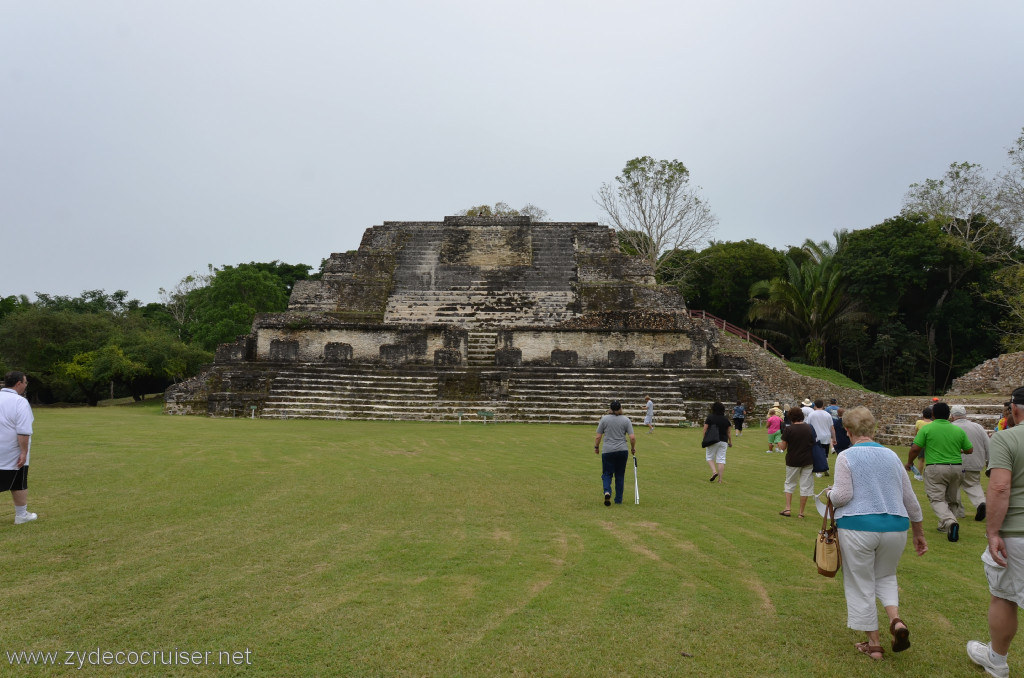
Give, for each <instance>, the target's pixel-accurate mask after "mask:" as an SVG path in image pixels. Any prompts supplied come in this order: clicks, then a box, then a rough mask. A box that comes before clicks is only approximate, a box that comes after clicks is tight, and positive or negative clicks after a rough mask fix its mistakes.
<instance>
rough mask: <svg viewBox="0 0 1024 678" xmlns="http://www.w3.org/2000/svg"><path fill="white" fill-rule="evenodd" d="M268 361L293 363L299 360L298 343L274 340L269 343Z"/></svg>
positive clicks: (292, 340)
mask: <svg viewBox="0 0 1024 678" xmlns="http://www.w3.org/2000/svg"><path fill="white" fill-rule="evenodd" d="M269 358H270V360H272V361H275V362H294V361H296V360H298V359H299V342H298V341H296V340H295V339H274V340H272V341H271V342H270V355H269Z"/></svg>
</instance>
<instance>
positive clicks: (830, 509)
mask: <svg viewBox="0 0 1024 678" xmlns="http://www.w3.org/2000/svg"><path fill="white" fill-rule="evenodd" d="M814 563H815V565H817V566H818V574H821V575H824V576H826V577H834V576H836V572H838V571H839V568H840V567H842V566H843V554H842V553H840V551H839V528H837V527H836V507H835V506H833V505H832V500H831V499H830V500H829V502H828V504H826V505H825V515H824V516H822V518H821V531H820V532H818V534H817V535H815V538H814Z"/></svg>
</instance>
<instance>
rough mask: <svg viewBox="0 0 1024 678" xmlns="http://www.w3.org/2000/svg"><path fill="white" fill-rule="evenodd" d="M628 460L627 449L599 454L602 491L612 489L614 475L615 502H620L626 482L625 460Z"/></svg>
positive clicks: (609, 491)
mask: <svg viewBox="0 0 1024 678" xmlns="http://www.w3.org/2000/svg"><path fill="white" fill-rule="evenodd" d="M627 461H629V450H622V451H621V452H605V453H604V454H602V455H601V480H602V481H603V482H604V491H605V493H607V494H610V493H611V491H612V476H613V475H614V476H615V503H616V504H621V503H622V487H623V485H625V484H626V462H627Z"/></svg>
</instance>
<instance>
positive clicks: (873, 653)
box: [595, 387, 1024, 678]
mask: <svg viewBox="0 0 1024 678" xmlns="http://www.w3.org/2000/svg"><path fill="white" fill-rule="evenodd" d="M611 409H612V412H611V413H610V414H608V415H605V417H603V418H602V420H601V424H600V425H599V428H598V438H597V440H596V441H595V452H597V451H598V445H599V444H600V442H601V439H602V437H603V436H604V435H605V434H607V433H611V432H612V431H614V432H615V433H613V434H612V435H611V436H607V437H605V442H606V445H605V453H606V454H602V457H603V459H602V461H603V462H604V463H603V469H604V473H603V476H602V478H603V483H604V501H605V504H606V505H608V504H610V503H611V501H610V500H611V489H612V488H611V480H612V477H613V476H614V478H615V481H616V482H615V490H616V496H615V501H616V502H621V496H622V484H623V482H622V477H623V475H624V472H625V461H626V459H627V458H628V453H627V451H626V438H627V437H628V439H629V443H630V451H632V452H633V454H636V450H635V444H636V439H635V437H634V436H633V435H632V427H631V425H630V424H629V419H628V417H625V416H623V415H622V413H621V407H620V405H619V403H618V402H614V403H612V408H611ZM646 410H647V417H646V418H645V422H644V423H645V424H647V425H648V426H649V427H651V429H652V430H653V426H651V424H652V422H653V403H651V401H650V398H648V399H647V405H646ZM623 420H624V421H623ZM755 421H757V420H755ZM1017 421H1021V422H1024V387H1021V388H1018V389H1017V390H1015V391H1014V392H1013V394H1012V395H1011V398H1010V401H1009V402H1007V403H1006V405H1005V409H1004V412H1003V415H1002V416H1001V417H1000V419H999V422H998V423H997V424H996V425H995V426H994V427H993V430H992V431H988V430H986V429H985V427H983V426H981V425H980V424H978V423H977V422H975V421H972V420H971V419H970V418H969V417H968V415H967V409H966V407H964V406H963V405H954V406H952V407H950V405H948V404H947V403H944V402H940V401H938V399H937V398H936V399H934V401H933V402H932V403H931V404H930V405H929V406H927V407H925V408H924V409H923V411H922V414H921V418H920V419H919V420H917V422H916V423H915V434H914V439H913V443H912V444H911V446H910V451H909V453H908V455H907V459H906V462H905V463H904V461H903V460H901V459H900V457H899V456H898V455H897V454H896V452H894V451H893V450H891V449H889V448H888V447H886V446H884V445H882V444H880V443H878V442H876V441H875V440H874V435H875V431H876V428H877V422H876V420H875V417H874V416H873V414H872V413H871V411H870V410H868V408H866V407H853V408H850V409H846V408H843V407H840V406H839V404H838V403H837V401H836V399H834V398H833V399H831V400H830V402H829V405H828V406H826V405H825V404H824V400H823V399H817V400H811V399H810V398H807V399H805V400H803V401H802V402H801V403H800V404H799V405H795V406H792V407H791V406H790V405H788V404H785V405H781V404H780V403H779V402H777V401H776V402H774V403H773V404H772V406H771V407H769V408H768V412H767V415H766V416H765V419H764V425H765V431H766V432H767V435H768V449H767V450H766V451H765V453H766V454H771V453H774V452H782V453H784V454H785V469H786V470H785V480H784V482H783V495H784V498H785V508H783V510H782V511H780V512H779V515H780V516H783V517H785V518H791V517H792V516H793V495H794V494H795V493H799V504H798V508H797V517H799V518H805V517H806V509H807V503H808V499H809V498H810V497H812V496H814V495H815V492H814V478H815V477H816V476H817V477H826V476H829V471H830V470H831V472H832V476H831V478H830V479H831V481H832V484H831V485H829V486H828V487H826V488H825V489H824V490H823V491H822V493H820V494H819V496H821V495H824V497H825V500H826V501H827V502H829V503H830V504H831V505H832V506H833V507H834V510H835V518H836V526H837V527H838V538H839V545H840V550H841V553H842V570H841V571H842V573H843V574H842V579H843V591H844V594H845V598H846V605H847V626H848V627H849V628H850V629H853V630H855V631H862V632H864V634H865V640H863V641H861V642H858V643H856V644H855V648H856V649H857V651H859V652H861V653H863V654H864V655H866V656H868V657H870V658H871V659H872V660H881V659H883V658H884V656H885V647H884V646H883V644H882V639H881V636H880V631H879V623H878V611H877V608H876V600H877V601H878V602H879V603H881V605H882V608H883V609H884V611H885V614H886V618H887V623H888V631H889V634H890V636H891V645H890V647H891V649H892V651H893V652H902V651H904V650H906V649H908V648H909V647H910V627H909V626H908V624H907V623H906V622H905V621H904V620H903V619H902V618H900V613H899V587H898V583H897V579H896V573H897V567H898V565H899V562H900V558H901V557H902V555H903V551H904V550H905V547H906V544H907V536H908V531H909V532H910V534H911V536H912V544H913V549H914V552H915V553H917V555H919V556H920V555H924V554H925V553H926V552H927V551H928V542H927V539H926V538H925V533H924V513H923V511H922V508H921V504H920V503H919V502H918V499H917V496H916V495H915V493H914V490H913V486H912V483H911V480H910V478H911V477H913V478H914V479H915V480H919V481H922V482H923V483H924V489H925V496H926V497H927V499H928V503H929V505H930V506H931V509H932V512H933V513H934V515H935V518H936V520H937V529H938V531H939V532H940V533H943V534H945V535H946V539H947V540H948V541H949V542H957V541H959V534H960V523H959V521H960V519H962V518H965V517H966V514H967V512H966V509H965V504H964V502H963V498H966V500H967V502H969V503H970V504H971V505H972V506H973V507H974V511H975V514H974V520H975V521H977V522H982V521H985V522H986V526H985V527H986V530H985V531H986V537H987V539H988V547H987V548H986V550H985V552H984V553H983V555H982V558H981V560H982V562H983V568H984V572H985V576H986V578H987V581H988V585H989V592H990V594H991V599H990V602H989V609H988V624H989V642H987V643H985V642H981V641H975V640H971V641H969V642H968V643H967V655H968V656H969V657H970V659H971V660H972V661H973V662H975V663H976V664H978V665H980V666H981V667H983V668H984V669H985V671H986V672H987V673H988V674H989V675H993V676H1000V677H1003V678H1005V677H1006V676H1009V666H1008V664H1007V661H1006V657H1007V654H1008V652H1009V648H1010V643H1011V641H1012V640H1013V638H1014V636H1015V635H1016V631H1017V609H1018V607H1019V605H1021V604H1024V426H1015V422H1017ZM745 425H746V426H747V427H748V428H749V413H748V410H747V409H746V407H745V406H744V404H743V403H742V402H738V403H737V404H736V406H734V407H733V410H732V421H730V420H729V418H728V417H727V416H726V406H725V405H724V404H723V403H721V402H716V403H713V404H712V406H711V408H710V412H709V414H708V416H707V418H706V419H705V421H704V426H703V429H702V433H703V435H704V440H705V443H704V448H705V459H706V461H707V463H708V465H709V467H710V469H711V473H712V475H711V481H712V482H718V483H721V482H723V476H724V474H725V463H726V451H727V450H728V448H730V447H732V444H733V438H732V435H733V430H735V431H736V435H737V436H738V435H740V433H741V431H742V429H743V428H744V426H745ZM709 431H710V433H711V435H710V436H709ZM611 440H614V444H611V445H609V444H608V443H609V442H610V441H611ZM830 453H832V454H834V455H836V457H835V460H834V462H833V465H834V468H832V469H830V467H829V463H828V457H829V454H830ZM606 455H609V456H607V457H606ZM610 455H615V457H614V461H613V458H612V456H610ZM619 457H621V459H620V458H619ZM908 473H909V474H910V475H908ZM982 473H985V474H986V475H989V476H990V478H989V482H988V491H987V493H986V491H985V490H984V488H983V486H982V481H981V475H982ZM961 493H962V495H961ZM815 505H817V506H818V510H819V511H821V510H822V508H823V504H822V503H821V502H820V501H816V502H815Z"/></svg>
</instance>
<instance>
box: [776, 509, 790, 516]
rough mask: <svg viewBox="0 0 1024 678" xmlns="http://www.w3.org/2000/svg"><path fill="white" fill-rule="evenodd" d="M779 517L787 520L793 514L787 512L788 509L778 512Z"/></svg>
mask: <svg viewBox="0 0 1024 678" xmlns="http://www.w3.org/2000/svg"><path fill="white" fill-rule="evenodd" d="M779 515H780V516H784V517H786V518H788V517H790V516H791V515H793V514H792V513H790V512H789V509H786V510H785V511H779Z"/></svg>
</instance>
